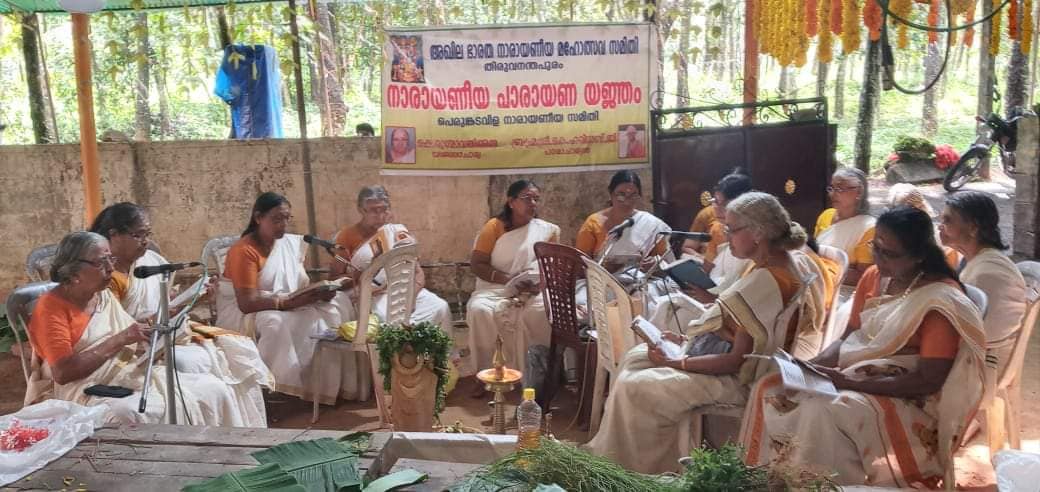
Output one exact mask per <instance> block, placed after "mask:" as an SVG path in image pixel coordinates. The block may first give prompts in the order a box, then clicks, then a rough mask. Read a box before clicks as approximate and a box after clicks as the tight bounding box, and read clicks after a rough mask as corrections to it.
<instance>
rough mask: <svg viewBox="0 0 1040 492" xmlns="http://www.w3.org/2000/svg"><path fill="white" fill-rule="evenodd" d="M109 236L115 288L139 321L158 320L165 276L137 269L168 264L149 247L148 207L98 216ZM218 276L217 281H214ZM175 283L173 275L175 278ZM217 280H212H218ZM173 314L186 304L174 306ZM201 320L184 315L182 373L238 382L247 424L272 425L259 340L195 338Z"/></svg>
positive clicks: (100, 230) (129, 206) (114, 208)
mask: <svg viewBox="0 0 1040 492" xmlns="http://www.w3.org/2000/svg"><path fill="white" fill-rule="evenodd" d="M90 230H91V232H95V233H97V234H100V235H102V236H104V237H105V238H106V239H108V243H109V245H110V247H111V250H112V256H113V257H114V258H115V265H113V270H112V281H111V282H110V283H109V285H108V289H109V291H111V292H112V295H113V296H114V297H115V298H116V300H117V301H118V302H119V303H120V304H121V305H122V306H123V309H125V310H126V312H127V313H129V314H130V316H132V317H133V318H134V319H136V320H137V321H139V322H143V323H153V322H154V321H155V319H156V318H157V317H158V316H157V313H158V311H159V305H160V295H161V288H160V282H159V281H160V275H152V276H151V277H148V278H143V279H142V278H137V277H135V276H134V275H133V271H134V269H135V268H137V267H141V266H158V265H163V264H166V263H168V262H167V261H166V259H165V258H163V257H162V256H161V255H160V254H159V253H156V252H155V251H152V250H150V249H148V240H149V239H148V238H149V237H151V235H152V223H151V220H150V218H149V217H148V213H147V212H146V211H145V210H144V208H142V207H140V206H138V205H136V204H133V203H130V202H122V203H117V204H115V205H110V206H108V207H106V208H105V209H104V210H102V211H101V213H100V214H98V216H97V218H95V219H94V223H93V224H92V225H91V226H90ZM214 280H215V279H214ZM170 283H171V284H172V283H173V279H172V278H171V279H170ZM212 283H213V282H211V284H212ZM170 308H171V309H170V311H171V313H170V316H171V317H173V316H175V314H176V313H175V311H179V309H180V307H178V306H172V305H171V306H170ZM194 326H198V323H195V322H193V321H189V320H188V319H187V318H184V321H183V323H182V324H181V326H179V327H178V331H177V341H178V344H177V349H176V352H175V353H176V358H177V370H178V371H181V372H188V373H197V374H212V375H213V376H215V377H217V378H219V379H222V380H224V381H233V382H234V383H233V384H231V389H232V390H233V392H234V396H235V398H236V399H237V400H238V406H239V408H240V409H241V410H242V416H243V421H242V425H243V426H245V427H267V411H266V410H265V408H264V399H263V392H262V391H261V386H270V385H271V384H272V381H271V379H270V377H269V375H270V370H269V369H268V368H267V365H266V364H264V362H263V360H261V358H260V353H259V351H258V350H257V348H256V343H254V342H253V340H252V339H250V338H248V337H244V336H241V335H238V334H235V333H233V332H229V331H225V332H224V333H221V332H222V330H219V329H212V328H210V329H205V328H204V327H200V328H199V330H200V332H201V331H205V332H206V333H207V334H210V335H214V336H213V337H212V338H207V337H206V336H202V335H197V336H193V334H194V333H197V332H195V331H194V329H193V327H194Z"/></svg>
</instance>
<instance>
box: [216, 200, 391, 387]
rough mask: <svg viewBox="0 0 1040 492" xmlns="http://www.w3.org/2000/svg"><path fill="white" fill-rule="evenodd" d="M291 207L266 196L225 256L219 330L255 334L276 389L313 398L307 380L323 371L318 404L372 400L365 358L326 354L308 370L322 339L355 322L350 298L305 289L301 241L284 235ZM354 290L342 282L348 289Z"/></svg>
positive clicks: (219, 298)
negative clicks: (365, 368) (319, 362)
mask: <svg viewBox="0 0 1040 492" xmlns="http://www.w3.org/2000/svg"><path fill="white" fill-rule="evenodd" d="M291 220H292V206H291V205H290V204H289V200H287V199H286V198H285V197H284V196H282V195H279V194H277V193H273V192H266V193H263V194H261V195H260V196H259V197H258V198H257V199H256V203H255V204H254V205H253V212H252V215H251V216H250V220H249V225H248V226H247V227H246V230H245V232H243V233H242V238H241V239H239V240H238V242H236V243H235V244H234V245H232V246H231V248H230V249H229V250H228V253H227V259H226V260H225V267H224V278H221V279H220V285H219V289H218V295H217V310H218V317H217V325H219V326H222V327H225V328H228V329H234V330H237V331H239V332H241V333H247V334H254V335H255V336H256V337H257V340H258V341H257V345H258V346H259V348H260V355H261V357H263V360H264V362H265V363H267V365H268V367H270V368H271V371H272V372H273V373H274V379H275V384H276V385H277V387H276V388H277V390H278V391H279V392H281V393H286V394H290V395H293V396H298V397H304V396H311V394H310V389H309V385H308V384H306V381H309V379H310V375H311V374H314V371H322V373H321V374H322V376H321V382H322V387H321V388H319V390H318V399H319V401H320V402H322V403H326V404H334V403H335V402H336V399H337V398H338V397H339V396H343V398H346V399H360V400H365V399H367V398H368V392H369V391H370V388H371V386H372V383H371V376H370V375H369V371H368V370H358V368H363V367H365V366H364V364H367V363H368V361H367V357H366V356H365V355H364V354H358V353H354V352H350V353H342V352H340V351H332V352H329V354H328V357H322V359H321V364H322V365H321V367H311V358H312V356H313V355H314V348H315V345H316V344H317V340H316V339H315V338H314V335H323V334H325V333H327V332H328V331H329V330H336V329H338V328H339V326H340V324H342V323H343V322H344V321H350V320H352V319H353V318H354V308H353V306H352V305H351V303H350V299H349V298H348V297H347V295H346V293H345V292H341V291H338V290H329V289H326V288H308V277H307V272H306V270H305V269H304V266H303V262H304V256H305V255H306V251H307V250H306V248H305V247H303V237H302V236H299V235H296V234H287V229H288V226H289V222H290V221H291ZM348 285H349V284H346V283H345V284H344V287H343V288H346V287H347V286H348Z"/></svg>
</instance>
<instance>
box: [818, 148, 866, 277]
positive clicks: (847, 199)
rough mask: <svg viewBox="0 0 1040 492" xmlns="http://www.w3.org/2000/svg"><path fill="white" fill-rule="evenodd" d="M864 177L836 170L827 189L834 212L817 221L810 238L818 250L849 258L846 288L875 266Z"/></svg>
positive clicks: (854, 171)
mask: <svg viewBox="0 0 1040 492" xmlns="http://www.w3.org/2000/svg"><path fill="white" fill-rule="evenodd" d="M867 192H868V190H867V175H866V174H863V171H860V170H859V169H855V168H851V167H842V168H838V170H837V171H835V172H834V175H833V176H831V185H830V186H828V187H827V195H828V196H829V197H830V200H831V205H832V207H833V208H828V209H827V210H824V211H823V212H822V213H821V214H820V216H819V218H817V219H816V230H815V233H814V234H813V237H815V238H816V243H817V244H819V245H821V246H832V247H835V248H838V249H840V250H842V251H844V252H845V253H846V254H848V255H849V268H848V271H847V272H846V273H845V284H846V285H856V282H858V281H859V277H860V275H862V274H863V272H864V271H866V269H867V267H869V266H870V265H873V264H874V258H873V256H872V255H871V254H870V253H871V252H870V241H871V240H873V239H874V217H872V216H871V215H870V200H869V196H868V193H867Z"/></svg>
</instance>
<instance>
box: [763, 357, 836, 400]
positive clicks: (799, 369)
mask: <svg viewBox="0 0 1040 492" xmlns="http://www.w3.org/2000/svg"><path fill="white" fill-rule="evenodd" d="M772 359H773V360H774V361H776V365H777V367H778V368H779V369H780V378H781V379H783V381H784V387H785V388H787V389H792V390H796V391H804V392H806V393H812V394H816V395H823V396H830V397H835V396H838V389H837V388H835V387H834V382H833V381H831V378H829V377H827V376H826V375H825V374H823V373H821V372H819V371H817V370H816V369H815V368H813V367H812V365H810V364H808V363H806V362H805V361H802V360H799V359H796V358H794V356H792V355H791V354H789V353H787V351H785V350H784V349H776V352H775V353H774V354H773V357H772Z"/></svg>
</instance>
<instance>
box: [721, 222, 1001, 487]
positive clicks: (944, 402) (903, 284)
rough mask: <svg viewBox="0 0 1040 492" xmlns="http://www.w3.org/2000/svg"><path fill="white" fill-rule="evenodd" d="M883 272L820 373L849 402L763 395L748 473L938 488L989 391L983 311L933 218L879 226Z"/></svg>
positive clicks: (748, 442)
mask: <svg viewBox="0 0 1040 492" xmlns="http://www.w3.org/2000/svg"><path fill="white" fill-rule="evenodd" d="M873 249H874V256H875V259H876V261H877V263H876V266H874V267H871V268H869V269H868V270H867V272H866V273H864V275H863V278H862V279H861V280H860V282H859V285H858V286H857V289H856V296H855V298H854V301H853V302H854V305H853V311H852V317H851V319H850V321H849V326H848V330H847V331H846V334H845V337H844V339H843V340H839V341H837V342H835V343H834V344H833V345H831V346H830V347H828V348H827V349H826V350H825V351H824V352H823V353H822V354H820V355H819V356H818V357H816V358H815V359H813V361H812V363H813V364H815V367H816V368H817V369H818V370H819V371H820V372H822V373H824V374H826V375H828V376H829V377H830V378H831V379H832V380H833V382H834V385H835V386H836V387H837V388H838V389H839V390H840V393H839V396H838V397H837V398H828V397H824V396H820V395H809V394H805V393H800V392H790V391H787V390H785V389H784V388H783V386H782V383H781V381H780V379H779V377H777V376H770V377H767V378H764V379H762V381H760V382H759V383H758V385H757V386H756V387H755V389H754V390H753V391H752V395H751V398H750V403H749V404H750V405H751V407H750V408H749V409H748V410H747V412H746V413H745V420H744V424H743V427H742V437H741V440H742V442H743V445H744V447H745V449H746V450H747V457H746V462H747V463H748V464H749V465H760V464H765V463H769V462H771V461H772V462H778V463H780V464H782V465H787V466H791V467H793V469H810V470H815V471H817V472H823V473H836V474H837V477H836V480H837V482H838V483H840V484H842V485H856V484H867V485H872V486H882V487H922V486H924V487H935V486H936V485H937V484H938V482H939V481H940V479H942V477H943V475H944V470H945V468H946V467H947V466H949V465H951V464H950V463H947V462H946V460H948V459H950V458H951V457H952V454H953V451H954V450H955V449H956V446H957V444H958V443H959V442H960V440H961V438H962V437H963V433H964V430H965V427H966V426H967V424H968V422H969V421H970V420H971V418H972V417H973V415H974V414H975V412H976V411H977V409H978V408H979V405H980V403H981V401H982V398H983V394H984V393H985V392H986V388H987V384H990V383H991V382H989V381H987V374H992V372H991V371H986V370H985V368H984V366H983V365H984V359H983V358H984V350H985V349H984V344H985V336H984V334H983V333H982V320H981V319H980V313H979V310H978V308H977V307H975V305H974V304H972V302H971V301H970V300H969V299H968V298H967V296H965V294H964V293H963V290H962V288H961V286H960V284H959V282H958V281H957V276H956V274H955V273H954V272H953V270H952V269H950V267H949V265H947V263H946V260H945V258H944V257H943V254H942V250H940V249H939V247H938V245H936V243H935V235H934V232H933V230H932V227H931V219H930V218H929V217H928V216H927V215H926V214H925V213H924V212H921V211H920V210H917V209H914V208H910V207H899V208H896V209H892V210H889V211H887V212H885V213H884V214H882V215H881V217H879V218H878V224H877V234H876V237H875V240H874V244H873Z"/></svg>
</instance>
